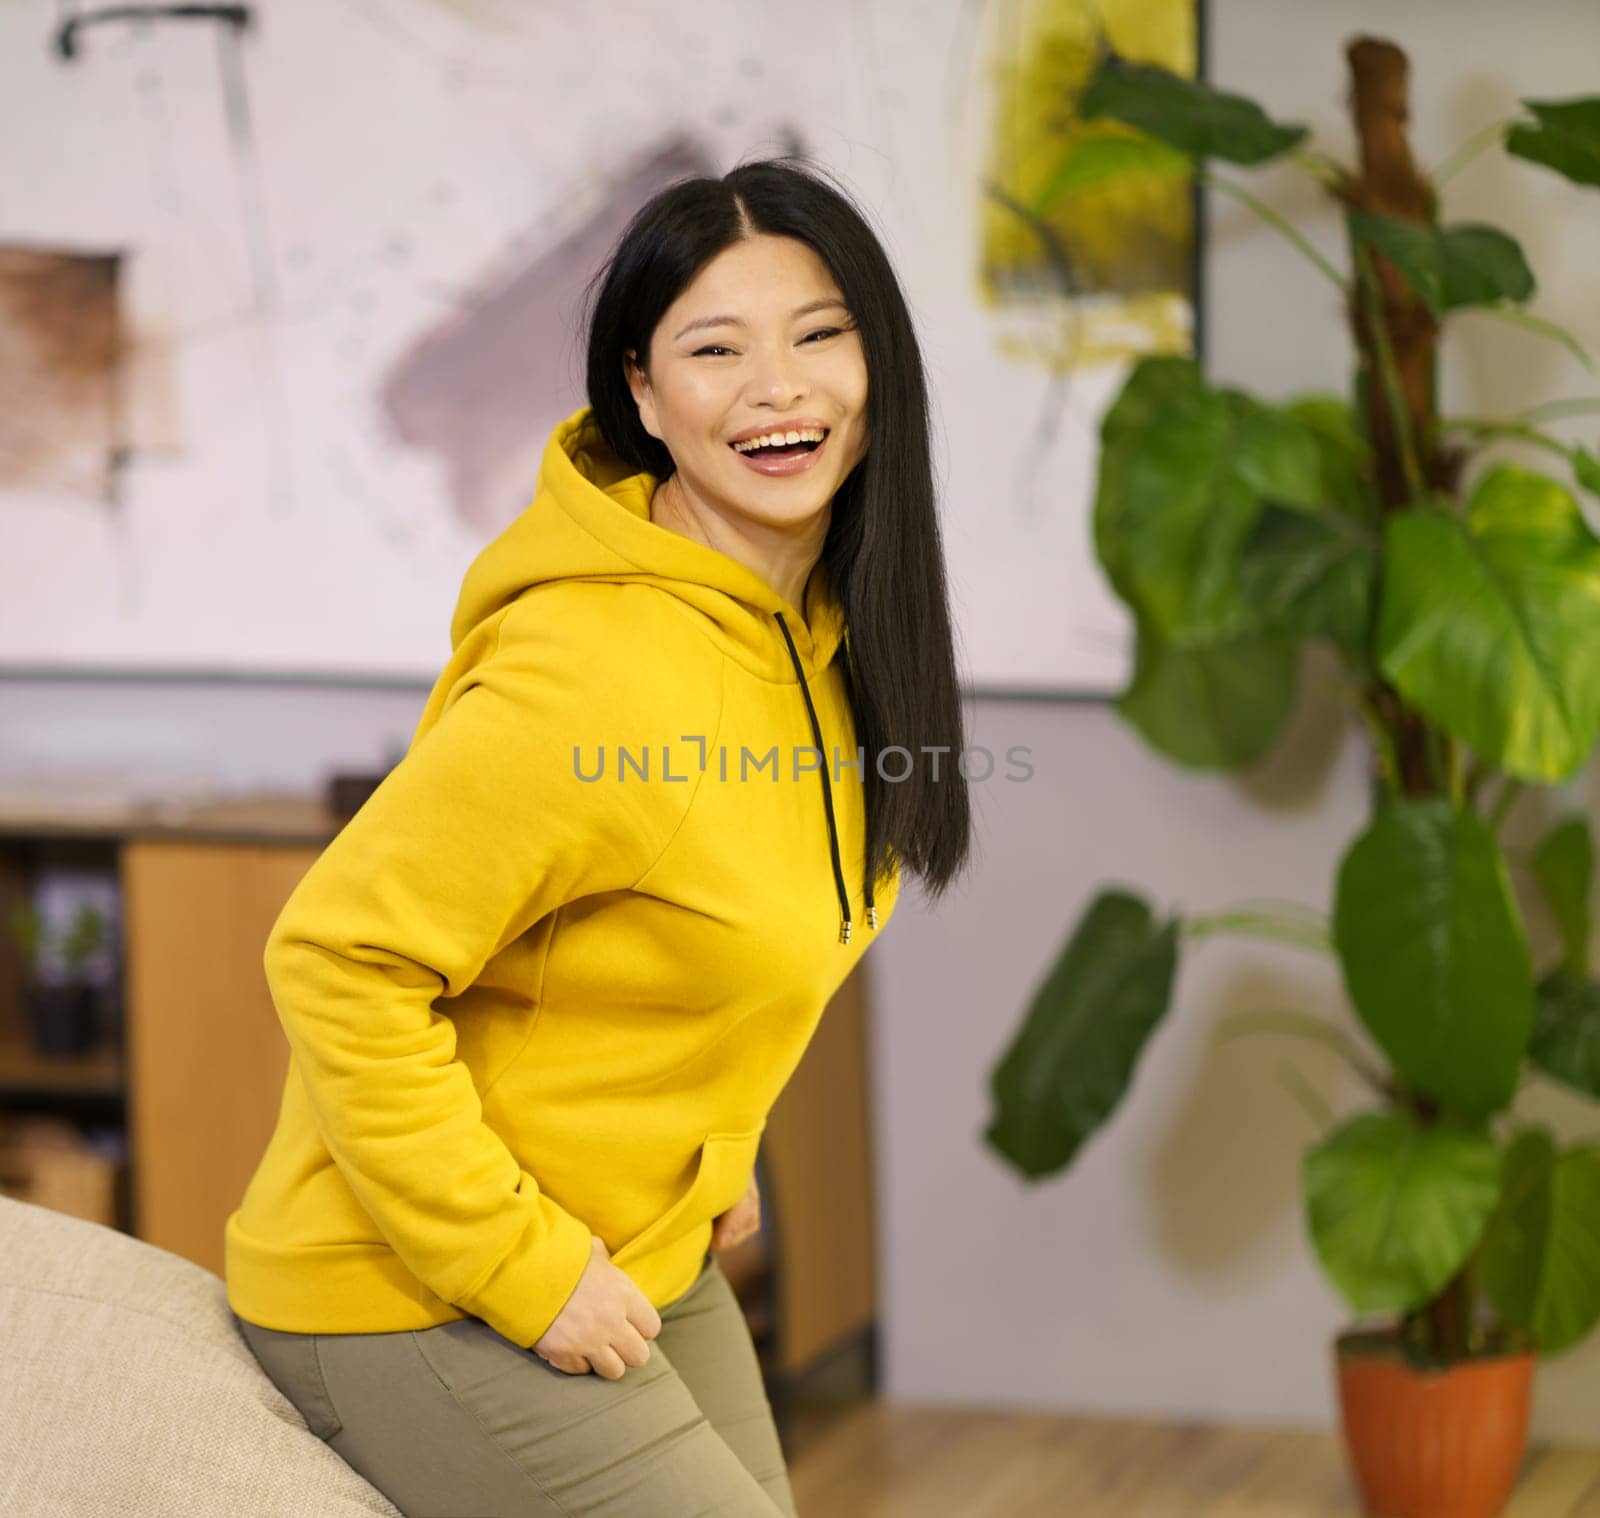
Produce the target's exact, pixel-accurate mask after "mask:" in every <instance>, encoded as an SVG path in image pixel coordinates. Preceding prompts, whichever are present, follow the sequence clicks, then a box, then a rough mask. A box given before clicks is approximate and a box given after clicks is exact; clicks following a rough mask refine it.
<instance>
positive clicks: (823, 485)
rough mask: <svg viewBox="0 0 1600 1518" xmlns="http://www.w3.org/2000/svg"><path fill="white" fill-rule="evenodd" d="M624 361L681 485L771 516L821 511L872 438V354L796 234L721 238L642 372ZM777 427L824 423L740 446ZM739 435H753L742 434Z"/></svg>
mask: <svg viewBox="0 0 1600 1518" xmlns="http://www.w3.org/2000/svg"><path fill="white" fill-rule="evenodd" d="M629 358H630V362H629V363H628V365H627V372H628V380H629V385H630V387H631V388H632V390H633V397H634V400H635V401H637V402H638V405H639V416H640V419H641V420H642V421H643V423H644V426H645V430H646V431H647V432H649V433H650V435H651V436H652V437H656V438H659V439H660V440H661V441H662V442H663V443H664V444H666V447H667V451H668V452H669V453H671V455H672V460H673V464H674V465H675V467H676V472H677V475H678V476H679V477H680V478H679V479H678V487H679V488H680V489H682V490H685V491H687V492H689V493H691V494H692V495H693V496H694V497H695V498H696V499H698V500H699V501H701V502H703V503H705V504H706V505H708V506H711V507H713V508H714V509H719V508H720V509H721V510H723V511H726V510H727V509H729V508H731V509H733V510H735V511H737V512H741V513H744V514H746V515H748V516H751V517H755V518H757V519H759V520H761V521H763V522H765V523H769V524H771V525H773V526H781V525H785V524H794V523H798V522H801V521H804V520H806V519H808V518H811V517H813V516H815V515H816V514H817V513H819V512H822V511H825V510H826V509H827V507H828V505H829V504H830V503H831V501H832V500H833V496H834V492H835V491H837V490H838V488H839V486H840V485H841V484H842V483H843V482H844V480H845V478H846V476H848V475H849V473H850V471H851V470H852V469H854V468H855V466H856V465H857V464H858V463H860V461H861V458H862V456H863V455H864V454H865V453H866V451H867V364H866V358H865V356H864V355H863V353H862V350H861V338H860V336H859V334H858V333H857V331H856V330H855V315H854V313H853V312H851V311H850V310H849V309H848V308H847V307H846V306H845V305H844V301H843V296H842V293H841V292H840V290H839V287H838V286H837V285H836V284H835V283H834V281H833V278H832V276H831V275H830V274H829V273H828V268H827V265H826V264H824V263H823V262H822V260H821V259H820V258H819V257H818V256H817V254H816V253H815V252H814V251H813V250H812V249H811V248H810V247H809V246H808V245H807V244H805V243H803V242H800V241H798V240H797V239H795V238H792V237H774V236H770V235H766V234H762V235H758V236H756V237H753V238H750V239H748V240H747V241H743V242H738V243H734V244H733V245H732V246H731V247H728V248H725V249H724V250H723V251H722V252H721V253H719V254H718V255H717V256H716V257H715V258H714V259H712V260H711V262H710V263H708V264H707V265H706V266H705V268H703V269H702V270H701V271H700V273H699V274H698V275H697V276H696V277H695V278H694V279H693V280H692V281H691V282H690V283H689V285H688V286H687V287H686V288H685V289H684V290H683V292H682V293H681V294H680V295H679V296H678V298H677V300H675V301H674V302H673V303H672V305H671V306H669V307H668V308H667V311H666V313H665V315H663V317H662V318H661V321H660V323H659V324H658V325H657V327H656V330H655V332H654V333H653V334H652V335H651V339H650V353H649V374H648V377H646V375H645V374H643V373H642V372H640V371H639V369H638V368H637V367H636V365H635V363H634V362H632V354H631V352H630V355H629ZM779 430H782V431H784V432H790V431H801V432H806V431H811V430H817V431H821V432H823V433H824V437H823V440H822V443H821V445H820V446H818V447H816V448H815V449H813V450H812V451H810V452H806V451H805V450H804V449H801V448H795V449H792V450H789V451H788V452H787V453H784V452H774V451H772V450H771V449H769V448H766V447H762V448H760V449H759V450H757V451H755V452H751V453H745V452H742V451H740V450H736V449H735V448H734V447H733V446H732V444H733V442H734V441H735V440H736V439H744V438H748V437H749V436H750V435H752V434H755V435H759V434H762V433H767V432H776V431H779ZM744 446H746V447H748V444H745V445H744Z"/></svg>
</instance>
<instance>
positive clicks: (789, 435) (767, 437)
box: [733, 427, 827, 453]
mask: <svg viewBox="0 0 1600 1518" xmlns="http://www.w3.org/2000/svg"><path fill="white" fill-rule="evenodd" d="M826 435H827V434H826V432H825V430H824V429H823V428H821V427H802V428H801V429H800V430H799V431H798V432H792V431H791V432H764V433H762V435H761V436H760V437H751V438H746V439H745V440H744V441H743V442H740V443H735V444H734V445H733V446H734V449H735V451H736V452H738V453H754V452H755V450H756V449H757V448H772V447H778V446H781V445H782V444H785V443H820V442H821V441H822V439H823V438H824V437H825V436H826Z"/></svg>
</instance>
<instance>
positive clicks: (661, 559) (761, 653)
mask: <svg viewBox="0 0 1600 1518" xmlns="http://www.w3.org/2000/svg"><path fill="white" fill-rule="evenodd" d="M657 483H658V481H657V479H656V476H654V475H652V474H650V473H649V472H647V471H646V472H637V473H636V472H633V471H631V470H629V468H628V466H627V465H626V464H625V463H623V461H622V460H621V459H620V458H618V457H617V455H616V453H615V452H614V451H613V450H612V449H611V447H610V445H609V444H608V443H607V442H606V441H605V439H604V437H602V435H601V432H600V427H599V424H598V423H597V422H596V421H595V419H594V412H593V410H592V409H591V408H590V407H589V406H583V407H580V408H579V409H578V410H577V411H575V412H573V413H572V415H571V416H569V417H568V418H567V419H566V420H565V421H563V422H561V423H559V424H558V425H557V426H556V428H555V429H554V431H553V432H552V433H551V435H550V441H549V442H548V443H547V444H546V446H545V451H544V459H543V461H542V462H541V464H540V466H539V479H538V484H537V486H536V488H535V491H534V497H533V500H532V502H531V503H530V504H529V505H528V506H527V507H526V509H524V510H523V511H522V512H521V514H520V515H518V516H517V517H516V518H515V520H514V521H512V523H511V524H510V525H509V526H508V527H507V528H506V529H505V531H503V532H502V533H501V534H500V536H499V537H497V538H495V539H494V540H493V541H492V542H491V543H489V544H488V546H487V547H486V548H484V549H483V551H482V552H481V553H480V554H479V555H478V557H477V558H476V559H475V560H474V561H473V563H472V565H471V567H470V569H469V570H468V571H467V575H466V578H465V580H464V581H463V583H462V587H461V594H460V597H459V598H458V601H457V604H456V610H455V614H454V616H453V618H452V619H451V624H450V641H451V644H452V646H453V647H456V648H459V647H460V646H461V644H462V642H463V641H464V640H465V639H466V637H467V636H468V634H470V633H471V631H472V630H473V628H475V627H476V626H477V625H478V624H479V623H481V622H483V621H485V620H486V619H488V618H489V617H491V616H492V615H494V613H495V612H497V611H499V610H500V609H501V608H502V607H503V606H505V605H506V604H507V603H508V602H510V601H513V600H515V599H516V597H517V596H519V595H520V594H521V593H522V592H523V591H524V590H527V589H528V588H530V587H531V586H534V585H540V584H543V583H545V582H547V581H550V580H607V581H612V582H617V583H623V582H642V583H644V584H647V585H653V586H655V587H656V588H657V589H658V590H660V591H662V592H663V593H664V594H666V595H670V596H674V597H676V598H677V599H678V600H679V601H682V602H683V603H684V604H685V605H686V606H688V607H690V608H692V609H693V610H694V611H695V612H696V613H697V614H698V615H699V616H700V617H702V618H704V619H705V622H706V624H707V629H708V631H709V632H710V634H711V636H712V637H713V638H714V639H715V641H716V642H717V643H719V644H720V645H721V647H722V648H723V651H724V652H725V653H726V654H728V656H729V657H731V658H733V659H735V660H737V661H738V662H739V663H741V664H743V665H744V666H745V667H746V668H747V669H749V670H751V671H752V672H753V673H755V674H759V675H761V676H762V677H763V678H765V679H768V680H777V681H781V682H793V681H797V680H799V679H800V678H801V674H800V671H799V670H798V669H797V668H796V659H795V658H792V657H791V655H790V653H789V650H788V648H787V646H786V640H785V638H784V636H783V633H784V630H785V629H786V630H787V632H788V635H789V637H790V638H791V639H792V640H793V642H794V651H795V654H796V655H797V656H798V663H799V664H800V665H801V666H802V667H803V669H804V673H805V675H806V676H807V677H809V676H814V675H818V674H821V673H822V672H823V671H824V670H826V669H827V667H828V665H829V664H830V663H831V662H832V660H833V658H834V656H835V654H836V653H837V652H838V651H839V648H840V645H841V643H842V641H843V638H844V610H843V607H842V606H841V604H840V602H839V600H838V597H837V595H836V593H835V590H834V587H833V585H832V583H831V581H830V579H829V576H828V572H827V567H826V566H825V565H824V564H823V563H822V561H821V560H820V559H819V560H818V561H817V565H816V567H815V569H813V571H812V573H811V577H810V579H809V580H808V582H807V585H806V594H805V599H806V605H805V606H804V607H803V608H796V607H795V606H793V605H792V604H791V603H790V602H789V601H787V600H785V599H784V598H783V597H782V596H781V595H779V594H778V592H777V591H775V590H774V589H773V588H772V587H771V586H770V585H768V584H767V582H766V581H765V580H763V579H762V578H761V576H760V575H758V574H757V573H756V572H755V571H754V570H752V569H750V568H748V567H747V566H746V565H744V564H741V563H740V562H739V561H738V560H737V559H733V558H730V557H729V556H728V555H727V554H725V553H722V552H720V551H719V550H718V549H715V548H711V547H708V546H707V545H706V544H704V543H698V542H696V541H695V540H694V539H693V538H687V537H685V536H684V535H683V534H682V533H680V532H674V531H673V530H672V529H671V528H668V527H662V526H660V525H659V524H657V523H655V522H652V521H651V520H650V501H651V497H652V495H653V494H654V492H655V488H656V485H657ZM780 618H781V623H782V626H780Z"/></svg>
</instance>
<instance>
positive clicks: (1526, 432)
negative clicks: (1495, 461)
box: [1439, 416, 1572, 462]
mask: <svg viewBox="0 0 1600 1518" xmlns="http://www.w3.org/2000/svg"><path fill="white" fill-rule="evenodd" d="M1439 427H1440V430H1441V431H1450V432H1475V433H1480V434H1483V435H1486V436H1491V437H1514V438H1518V439H1520V440H1521V441H1522V442H1525V443H1533V444H1534V445H1536V446H1537V447H1540V448H1547V449H1549V450H1550V452H1552V453H1559V454H1560V455H1561V457H1562V458H1564V459H1566V460H1567V461H1568V462H1571V459H1572V449H1571V448H1569V447H1568V446H1567V445H1566V444H1565V443H1563V442H1562V441H1561V439H1560V438H1554V437H1551V436H1550V434H1549V433H1548V432H1541V431H1540V430H1539V429H1538V428H1537V427H1524V426H1519V425H1518V424H1517V423H1515V422H1495V421H1489V420H1487V419H1483V420H1480V419H1479V418H1477V417H1470V416H1465V417H1446V418H1443V419H1441V420H1440V422H1439Z"/></svg>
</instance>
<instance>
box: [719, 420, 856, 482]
mask: <svg viewBox="0 0 1600 1518" xmlns="http://www.w3.org/2000/svg"><path fill="white" fill-rule="evenodd" d="M832 435H833V434H832V433H831V432H830V431H826V430H825V431H824V432H823V434H822V441H821V442H813V441H810V440H807V439H801V441H799V442H797V443H785V444H782V445H781V446H774V445H773V444H770V443H764V444H762V445H761V446H760V447H759V448H753V449H751V450H750V451H748V452H741V451H740V450H739V449H737V448H735V447H734V446H733V444H732V443H729V444H728V448H729V450H730V451H731V452H732V453H733V455H734V457H735V458H737V459H738V460H739V462H740V463H742V464H744V465H745V466H746V467H747V468H749V469H752V470H754V471H755V473H757V474H769V475H783V474H803V473H804V472H805V471H806V470H807V469H809V468H810V467H811V466H812V464H814V463H815V462H816V459H817V455H818V454H820V453H821V452H822V450H823V449H824V448H826V447H827V446H828V439H829V438H830V437H831V436H832Z"/></svg>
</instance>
